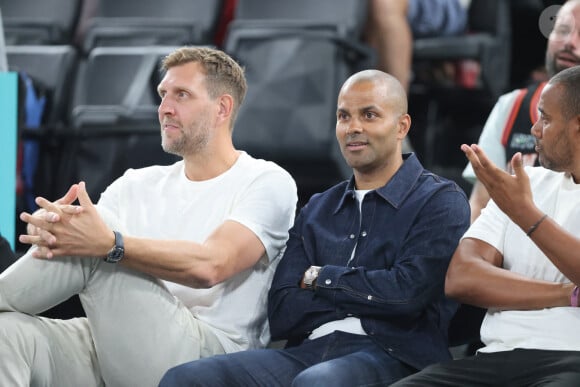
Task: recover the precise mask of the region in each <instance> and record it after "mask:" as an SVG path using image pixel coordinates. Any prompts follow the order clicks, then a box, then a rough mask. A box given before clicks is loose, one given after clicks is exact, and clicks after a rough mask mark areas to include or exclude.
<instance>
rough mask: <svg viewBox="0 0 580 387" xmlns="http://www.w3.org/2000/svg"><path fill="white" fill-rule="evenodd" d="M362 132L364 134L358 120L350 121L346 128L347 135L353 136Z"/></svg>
mask: <svg viewBox="0 0 580 387" xmlns="http://www.w3.org/2000/svg"><path fill="white" fill-rule="evenodd" d="M361 132H362V126H361V125H360V122H359V120H357V119H352V120H350V122H349V123H348V125H347V127H346V134H347V135H351V134H355V133H361Z"/></svg>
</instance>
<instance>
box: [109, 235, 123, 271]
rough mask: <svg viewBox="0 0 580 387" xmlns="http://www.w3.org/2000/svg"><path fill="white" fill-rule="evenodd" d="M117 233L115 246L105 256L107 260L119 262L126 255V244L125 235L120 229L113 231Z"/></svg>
mask: <svg viewBox="0 0 580 387" xmlns="http://www.w3.org/2000/svg"><path fill="white" fill-rule="evenodd" d="M113 233H114V234H115V246H113V248H112V249H111V250H110V251H109V253H108V254H107V256H106V257H105V262H109V263H117V262H119V261H120V260H121V259H122V258H123V256H124V255H125V245H124V244H123V235H121V233H120V232H119V231H113Z"/></svg>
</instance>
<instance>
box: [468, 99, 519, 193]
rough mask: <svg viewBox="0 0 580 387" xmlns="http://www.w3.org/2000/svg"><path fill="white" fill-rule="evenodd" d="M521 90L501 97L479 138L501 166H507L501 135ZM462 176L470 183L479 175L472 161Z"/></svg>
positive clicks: (490, 156) (487, 151)
mask: <svg viewBox="0 0 580 387" xmlns="http://www.w3.org/2000/svg"><path fill="white" fill-rule="evenodd" d="M519 92H520V90H513V91H511V92H509V93H507V94H504V95H502V96H501V97H499V99H498V100H497V102H496V104H495V106H494V107H493V109H492V110H491V113H490V114H489V117H488V118H487V121H486V122H485V125H484V126H483V129H482V131H481V135H480V137H479V140H478V145H479V146H480V147H481V149H483V151H484V152H485V154H486V155H487V157H489V159H490V160H491V161H492V162H493V163H494V164H495V165H497V166H498V167H500V168H505V167H506V165H507V159H506V155H505V148H504V146H503V144H502V143H501V137H502V134H503V130H504V128H505V126H506V123H507V121H508V118H509V116H510V113H511V111H512V109H513V106H514V103H515V102H516V99H517V96H518V94H519ZM461 176H462V177H463V178H464V179H465V180H467V181H469V182H470V183H474V182H475V180H476V179H477V177H476V176H475V172H474V171H473V167H472V166H471V163H469V162H468V163H467V166H466V167H465V169H464V170H463V173H462V175H461Z"/></svg>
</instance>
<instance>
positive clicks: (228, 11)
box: [214, 0, 238, 47]
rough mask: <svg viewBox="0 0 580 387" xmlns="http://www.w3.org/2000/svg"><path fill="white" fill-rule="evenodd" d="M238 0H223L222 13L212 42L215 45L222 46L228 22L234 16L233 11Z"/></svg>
mask: <svg viewBox="0 0 580 387" xmlns="http://www.w3.org/2000/svg"><path fill="white" fill-rule="evenodd" d="M237 2H238V0H224V4H223V6H222V13H221V15H220V19H219V21H218V25H217V28H216V33H215V39H214V43H215V44H216V46H217V47H222V45H223V42H224V39H225V37H226V32H227V30H228V24H230V22H231V21H232V19H233V18H234V12H235V10H236V4H237Z"/></svg>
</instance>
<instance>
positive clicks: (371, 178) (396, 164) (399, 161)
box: [354, 156, 403, 190]
mask: <svg viewBox="0 0 580 387" xmlns="http://www.w3.org/2000/svg"><path fill="white" fill-rule="evenodd" d="M401 165H403V158H402V157H401V156H399V157H398V158H396V159H395V160H393V161H390V162H389V163H387V164H385V165H384V166H383V167H382V168H377V169H374V170H372V171H359V170H356V169H355V170H354V181H355V185H356V189H363V190H372V189H377V188H380V187H382V186H384V185H385V184H387V183H388V182H389V181H390V180H391V178H392V177H393V176H394V175H395V173H397V171H398V170H399V168H400V167H401Z"/></svg>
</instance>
